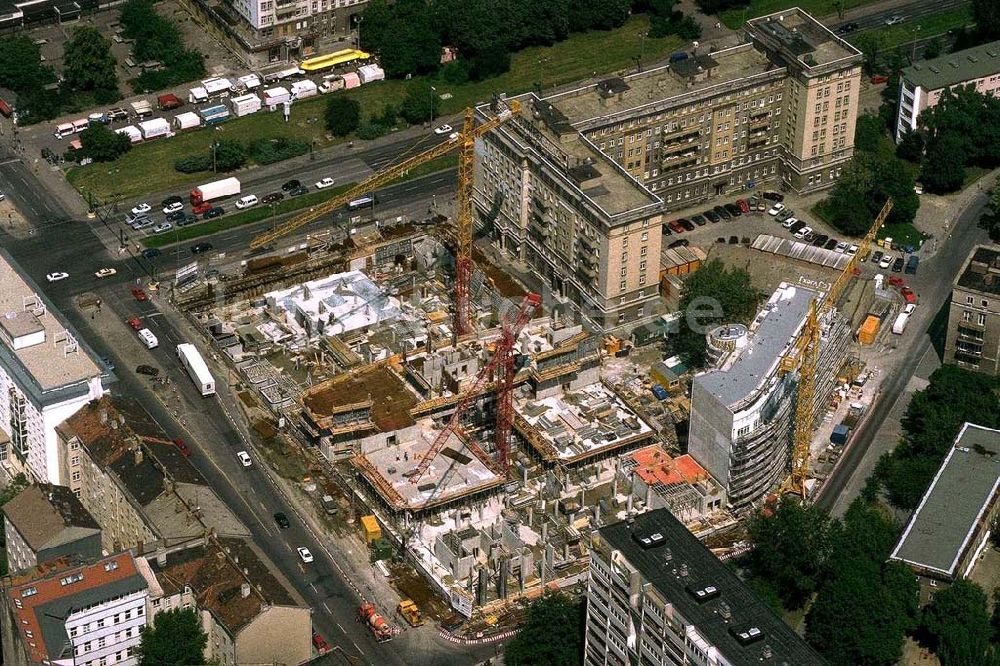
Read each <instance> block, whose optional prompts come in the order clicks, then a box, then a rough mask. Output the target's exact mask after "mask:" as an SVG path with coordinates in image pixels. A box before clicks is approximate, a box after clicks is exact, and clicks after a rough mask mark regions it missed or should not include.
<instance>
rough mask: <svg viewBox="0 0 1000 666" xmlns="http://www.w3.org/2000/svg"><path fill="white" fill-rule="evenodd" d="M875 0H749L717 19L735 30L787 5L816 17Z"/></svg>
mask: <svg viewBox="0 0 1000 666" xmlns="http://www.w3.org/2000/svg"><path fill="white" fill-rule="evenodd" d="M876 1H877V0H751V2H750V6H748V7H746V8H745V9H730V10H727V11H725V12H722V14H720V15H719V19H720V20H721V21H722V22H723V23H725V24H726V26H727V27H729V28H732V29H733V30H737V29H739V28H740V26H742V25H743V24H744V23H745V22H746V21H747V20H749V19H752V18H755V17H757V16H764V15H765V14H773V13H774V12H780V11H781V10H782V9H788V8H789V7H801V8H802V9H803V10H805V11H807V12H809V13H810V14H812V15H813V16H815V17H816V18H822V17H824V16H831V15H833V14H836V13H837V11H838V10H844V11H846V10H848V9H854V8H855V7H861V6H863V5H870V4H873V3H874V2H876Z"/></svg>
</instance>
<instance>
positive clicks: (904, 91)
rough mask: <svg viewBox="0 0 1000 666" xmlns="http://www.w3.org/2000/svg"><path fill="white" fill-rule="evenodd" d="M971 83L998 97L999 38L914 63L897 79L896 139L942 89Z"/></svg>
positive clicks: (912, 125) (934, 101)
mask: <svg viewBox="0 0 1000 666" xmlns="http://www.w3.org/2000/svg"><path fill="white" fill-rule="evenodd" d="M961 86H973V87H974V88H975V89H976V91H978V92H980V93H982V94H984V95H993V96H994V97H997V96H1000V40H998V41H995V42H990V43H989V44H981V45H979V46H974V47H972V48H969V49H965V50H964V51H958V52H956V53H949V54H947V55H943V56H940V57H937V58H932V59H930V60H924V61H922V62H917V63H914V64H912V65H910V66H909V67H907V68H905V69H904V70H903V73H902V76H900V78H899V106H898V107H897V109H896V141H897V142H899V141H901V140H902V138H903V135H904V134H906V133H907V132H912V131H913V130H915V129H917V126H918V124H919V121H920V114H921V113H923V111H924V109H929V108H931V107H933V106H935V105H936V104H937V103H938V101H939V100H940V99H941V95H943V94H944V93H945V91H947V90H949V89H951V88H955V87H961Z"/></svg>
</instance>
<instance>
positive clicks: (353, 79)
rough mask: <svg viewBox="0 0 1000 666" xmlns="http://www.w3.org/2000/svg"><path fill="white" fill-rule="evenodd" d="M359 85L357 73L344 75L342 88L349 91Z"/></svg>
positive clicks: (359, 80) (359, 79)
mask: <svg viewBox="0 0 1000 666" xmlns="http://www.w3.org/2000/svg"><path fill="white" fill-rule="evenodd" d="M360 85H361V78H360V77H358V73H357V72H348V73H347V74H344V88H346V89H348V90H350V89H351V88H357V87H358V86H360Z"/></svg>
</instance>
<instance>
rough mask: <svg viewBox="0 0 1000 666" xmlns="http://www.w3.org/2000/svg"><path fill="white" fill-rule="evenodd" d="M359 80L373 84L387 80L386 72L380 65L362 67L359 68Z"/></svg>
mask: <svg viewBox="0 0 1000 666" xmlns="http://www.w3.org/2000/svg"><path fill="white" fill-rule="evenodd" d="M358 78H359V79H361V83H372V82H374V81H382V80H383V79H385V71H384V70H383V69H382V68H381V67H379V66H378V65H362V66H361V67H358Z"/></svg>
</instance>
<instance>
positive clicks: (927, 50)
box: [924, 37, 941, 60]
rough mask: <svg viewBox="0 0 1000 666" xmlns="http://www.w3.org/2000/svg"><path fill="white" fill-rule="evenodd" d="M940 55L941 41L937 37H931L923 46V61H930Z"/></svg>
mask: <svg viewBox="0 0 1000 666" xmlns="http://www.w3.org/2000/svg"><path fill="white" fill-rule="evenodd" d="M939 55H941V40H940V39H938V38H937V37H932V38H931V39H930V41H928V42H927V43H926V44H924V60H931V59H933V58H937V57H938V56H939Z"/></svg>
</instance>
